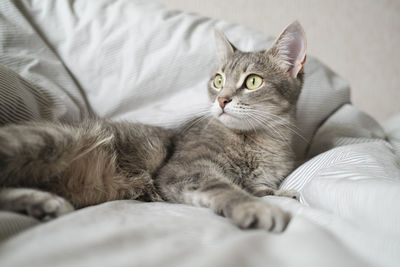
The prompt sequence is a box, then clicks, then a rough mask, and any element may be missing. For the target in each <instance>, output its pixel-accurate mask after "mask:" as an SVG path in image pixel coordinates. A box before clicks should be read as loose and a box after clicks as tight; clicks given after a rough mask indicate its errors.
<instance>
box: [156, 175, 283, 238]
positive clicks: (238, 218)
mask: <svg viewBox="0 0 400 267" xmlns="http://www.w3.org/2000/svg"><path fill="white" fill-rule="evenodd" d="M171 171H172V170H170V171H166V172H161V173H160V176H159V177H158V178H157V180H156V181H157V185H158V187H159V188H160V190H161V192H162V195H163V197H164V198H165V199H167V200H169V201H172V202H179V203H186V204H191V205H195V206H201V207H208V208H211V209H212V210H213V211H214V212H216V213H218V214H221V215H223V216H225V217H227V218H229V219H231V220H232V222H233V223H235V224H236V225H237V226H239V227H240V228H243V229H248V228H262V229H266V230H268V231H272V232H282V231H284V230H285V228H286V226H287V224H288V223H289V221H290V215H289V214H288V213H286V212H285V211H283V210H281V209H280V208H279V207H278V206H275V205H272V204H268V203H266V202H265V201H262V200H261V199H259V198H256V197H254V196H252V195H250V194H249V193H247V192H246V191H244V190H243V189H241V188H240V187H238V186H237V185H235V184H233V183H232V182H230V181H229V180H228V179H226V178H224V177H223V175H221V173H219V172H216V171H215V170H214V169H208V170H207V169H204V168H200V170H199V169H197V170H196V168H191V170H182V169H180V170H179V169H176V170H175V173H172V172H171ZM177 173H179V176H174V175H176V174H177ZM210 177H214V178H210Z"/></svg>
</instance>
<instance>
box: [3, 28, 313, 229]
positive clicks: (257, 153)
mask: <svg viewBox="0 0 400 267" xmlns="http://www.w3.org/2000/svg"><path fill="white" fill-rule="evenodd" d="M216 42H217V52H218V59H219V61H218V62H219V64H218V68H217V71H216V73H215V74H214V75H212V77H211V79H210V81H209V83H208V93H209V96H210V100H211V107H210V113H211V116H208V117H203V118H200V119H196V120H194V121H192V122H190V123H188V124H187V125H185V126H183V127H182V128H181V129H178V130H167V129H163V128H159V127H153V126H147V125H142V124H134V123H129V122H110V121H105V120H96V121H88V122H84V123H80V124H78V125H66V124H61V123H46V122H41V123H39V122H36V123H27V124H24V125H9V126H5V127H3V128H2V129H1V130H0V186H1V187H2V189H1V191H0V208H1V209H6V210H11V211H18V212H23V213H26V214H29V215H31V216H34V217H37V218H40V219H44V220H46V219H49V218H52V217H57V216H59V215H62V214H64V213H67V212H70V211H72V210H73V209H74V208H82V207H85V206H89V205H94V204H98V203H102V202H105V201H110V200H117V199H139V200H144V201H161V200H165V201H170V202H176V203H187V204H192V205H197V206H203V207H209V208H211V209H212V210H213V211H214V212H216V213H218V214H221V215H224V216H225V217H228V218H230V219H231V220H232V221H233V222H234V223H235V224H236V225H238V226H239V227H241V228H263V229H266V230H269V231H274V232H281V231H283V230H284V229H285V228H286V226H287V224H288V222H289V219H290V217H289V215H288V214H287V213H286V212H284V211H282V210H281V209H280V208H278V207H277V206H274V205H271V204H268V203H267V202H265V201H262V200H261V199H260V198H259V197H261V196H265V195H278V196H289V197H296V193H295V192H290V191H289V192H288V191H282V190H278V187H279V185H280V183H281V182H282V180H283V179H284V178H285V177H286V176H287V175H288V174H289V173H290V172H291V171H292V170H293V168H294V162H295V155H294V153H293V150H292V141H293V134H294V132H293V129H292V125H293V123H294V116H295V110H296V102H297V99H298V96H299V94H300V91H301V88H302V84H303V73H302V69H303V65H304V62H305V48H306V40H305V35H304V31H303V29H302V27H301V26H300V24H299V23H298V22H294V23H292V24H291V25H289V26H288V27H287V28H286V29H285V30H284V32H283V33H282V34H281V35H280V37H279V38H278V39H277V40H276V42H275V43H274V44H273V46H272V47H271V48H270V49H269V50H267V51H261V52H242V51H239V50H238V49H236V48H235V47H234V46H233V45H232V44H231V43H230V42H229V41H228V40H227V39H226V38H225V36H224V35H223V34H222V33H220V32H216ZM50 192H51V193H50Z"/></svg>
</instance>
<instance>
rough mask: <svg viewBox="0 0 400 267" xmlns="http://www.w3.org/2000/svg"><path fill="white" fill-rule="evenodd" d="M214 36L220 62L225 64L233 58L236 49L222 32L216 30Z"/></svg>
mask: <svg viewBox="0 0 400 267" xmlns="http://www.w3.org/2000/svg"><path fill="white" fill-rule="evenodd" d="M214 35H215V44H216V48H217V57H218V60H219V62H224V61H226V60H227V59H228V58H230V57H231V56H232V54H233V53H234V52H235V51H236V48H235V47H234V46H233V44H231V42H229V40H228V39H227V38H226V36H225V34H223V33H222V32H221V31H220V30H218V29H214Z"/></svg>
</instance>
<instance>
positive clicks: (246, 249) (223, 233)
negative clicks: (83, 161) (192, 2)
mask: <svg viewBox="0 0 400 267" xmlns="http://www.w3.org/2000/svg"><path fill="white" fill-rule="evenodd" d="M0 14H1V16H0V124H2V125H3V124H7V123H10V122H18V121H22V120H27V119H28V120H36V119H47V120H54V121H57V120H60V121H65V122H73V121H79V120H82V119H84V118H86V117H89V116H91V115H92V114H97V115H98V116H100V117H104V118H108V119H112V120H130V121H139V122H143V123H148V124H153V125H160V126H164V127H175V126H177V125H179V124H180V123H182V122H183V121H185V120H187V119H188V118H190V117H193V116H196V113H197V112H198V111H199V110H201V108H202V107H204V105H206V104H207V94H206V90H205V88H206V81H207V80H208V77H209V75H210V74H211V73H212V70H213V65H214V61H215V56H214V54H215V48H214V39H213V30H214V27H216V28H218V29H220V30H222V31H223V32H225V33H226V35H227V36H228V37H229V39H230V40H231V41H232V42H233V43H234V44H235V45H236V46H237V47H238V48H240V49H242V50H249V51H250V50H260V49H266V48H267V47H268V46H269V45H270V44H271V43H272V41H273V40H274V39H273V38H272V37H267V36H263V35H262V34H260V33H258V32H256V31H254V30H252V29H249V28H246V27H243V26H240V25H235V24H232V23H228V22H225V21H220V20H215V19H209V18H205V17H202V16H199V15H196V14H191V13H185V12H180V11H173V10H168V9H166V8H164V7H163V6H161V5H159V4H156V3H152V2H149V1H141V0H131V1H128V0H126V1H125V0H117V1H112V0H98V1H84V0H76V1H51V0H42V1H12V0H3V1H1V2H0ZM288 23H290V22H288ZM304 71H305V74H306V80H305V85H304V88H303V91H302V93H301V96H300V100H299V105H298V110H297V127H298V131H299V134H300V135H301V137H300V136H299V137H298V139H297V141H296V144H295V151H296V154H297V156H298V158H299V162H301V164H299V167H298V168H297V169H296V170H295V171H294V172H293V173H291V174H290V175H289V176H288V177H287V178H286V179H285V181H284V182H283V184H282V185H281V187H282V189H295V190H298V191H299V192H300V201H299V202H298V201H296V200H293V199H288V198H280V197H271V196H269V197H264V198H263V201H268V202H272V203H276V204H277V205H279V206H280V207H281V208H282V209H284V210H286V211H288V212H290V213H291V214H292V216H293V219H292V221H291V222H290V224H289V226H288V228H287V230H286V231H285V232H284V233H282V234H272V233H268V232H265V231H262V230H247V231H243V230H240V229H238V228H237V227H235V226H234V225H233V224H232V223H230V222H229V221H228V220H227V219H225V218H223V217H220V216H217V215H215V214H213V213H212V212H211V211H210V210H208V209H204V208H198V207H192V206H187V205H180V204H170V203H161V202H160V203H143V202H138V201H133V200H132V201H130V200H124V201H113V202H108V203H104V204H101V205H97V206H92V207H88V208H84V209H81V210H78V211H75V212H72V213H70V214H67V215H65V216H62V217H60V218H58V219H56V220H53V221H50V222H46V223H40V222H38V221H36V220H34V219H32V218H29V217H26V216H23V215H19V214H14V213H10V212H4V211H1V212H0V238H1V241H0V265H1V266H4V267H5V266H232V267H234V266H238V267H239V266H296V267H298V266H363V267H365V266H399V265H400V210H399V207H400V115H398V116H394V117H393V118H391V119H390V120H388V121H386V122H384V123H378V122H377V121H375V120H374V119H373V118H371V117H370V116H368V115H367V114H365V113H364V112H362V111H360V110H358V109H357V108H355V107H354V106H352V105H351V101H350V87H349V85H348V83H347V82H346V81H344V80H343V79H342V78H340V77H339V76H338V75H336V74H335V73H334V72H333V71H331V70H330V69H329V68H328V67H326V66H325V65H323V64H322V63H321V62H319V61H318V60H317V59H315V58H313V57H311V56H309V57H308V58H307V63H306V66H305V70H304ZM4 99H7V101H5V100H4ZM10 99H11V100H10Z"/></svg>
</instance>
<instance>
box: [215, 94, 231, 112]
mask: <svg viewBox="0 0 400 267" xmlns="http://www.w3.org/2000/svg"><path fill="white" fill-rule="evenodd" d="M231 101H232V99H229V98H226V97H218V102H219V106H220V107H221V108H222V109H224V108H225V106H226V105H228V103H229V102H231Z"/></svg>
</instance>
